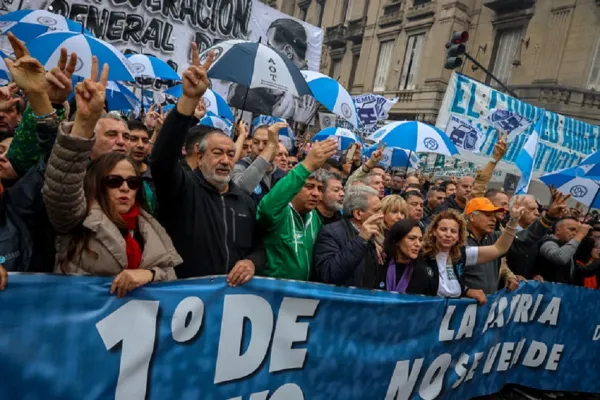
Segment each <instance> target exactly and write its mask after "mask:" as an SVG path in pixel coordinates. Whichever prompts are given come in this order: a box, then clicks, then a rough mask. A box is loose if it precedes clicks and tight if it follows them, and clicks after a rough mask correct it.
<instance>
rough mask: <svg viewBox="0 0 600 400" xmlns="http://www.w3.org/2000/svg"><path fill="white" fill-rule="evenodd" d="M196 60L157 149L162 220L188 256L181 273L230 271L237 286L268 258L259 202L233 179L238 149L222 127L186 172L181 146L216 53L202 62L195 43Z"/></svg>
mask: <svg viewBox="0 0 600 400" xmlns="http://www.w3.org/2000/svg"><path fill="white" fill-rule="evenodd" d="M192 46H193V55H192V61H193V64H192V65H191V66H190V67H189V68H188V69H187V70H186V71H185V72H184V74H183V83H182V84H183V95H182V96H181V98H180V99H179V102H178V103H177V106H176V107H175V108H174V109H173V111H171V112H170V113H169V116H168V117H167V119H166V120H165V123H164V125H163V128H162V129H161V131H160V133H159V135H158V138H157V139H156V143H155V145H154V148H153V150H152V162H151V169H152V176H153V177H154V184H155V186H156V195H157V198H158V202H159V204H160V205H161V207H160V210H159V216H158V218H159V221H160V222H161V223H162V224H163V226H164V227H165V229H166V230H167V232H168V233H169V235H170V236H171V239H173V244H174V245H175V248H176V249H177V251H178V252H179V254H180V255H181V256H182V258H183V264H181V265H180V266H179V267H177V276H178V278H190V277H195V276H206V275H219V274H228V282H229V284H230V285H232V286H236V285H238V284H243V283H245V282H247V281H248V280H250V278H252V276H254V273H255V270H257V269H259V268H261V267H262V266H263V265H264V263H265V254H264V248H263V247H262V245H261V244H260V239H259V238H258V235H257V234H256V233H255V232H256V229H255V228H256V205H255V204H254V202H253V201H252V199H251V198H250V197H249V196H248V195H247V194H245V193H243V192H242V191H241V190H240V189H239V188H238V187H236V186H235V185H234V184H233V183H231V175H232V171H233V167H234V156H235V149H234V145H233V141H232V140H231V139H230V138H229V137H228V136H227V135H225V134H224V133H223V132H221V131H218V130H214V131H212V132H209V133H207V134H206V135H205V136H204V137H203V138H202V140H201V141H200V144H199V146H198V168H197V169H195V170H194V171H193V172H192V173H190V172H189V171H187V172H186V171H185V170H184V169H183V168H182V166H181V163H180V162H179V155H180V152H181V146H182V145H183V143H184V141H185V135H186V132H187V130H188V126H189V123H190V120H191V118H192V117H193V115H194V109H195V108H196V105H197V104H198V102H199V101H200V98H201V97H202V95H203V94H204V93H205V92H206V89H207V88H208V85H209V81H208V77H207V72H206V71H207V69H208V68H209V67H210V64H211V63H212V54H211V55H210V56H209V57H208V60H207V61H206V63H205V64H204V65H202V66H201V65H200V62H199V59H198V50H197V47H196V46H195V45H194V44H193V45H192Z"/></svg>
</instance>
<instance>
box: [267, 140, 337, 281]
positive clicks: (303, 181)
mask: <svg viewBox="0 0 600 400" xmlns="http://www.w3.org/2000/svg"><path fill="white" fill-rule="evenodd" d="M337 148H338V142H337V141H336V140H334V139H327V140H325V141H323V142H316V143H314V144H313V146H312V148H311V149H310V152H309V153H308V155H307V157H306V159H305V160H304V161H303V162H302V163H300V164H298V165H297V166H296V167H295V168H294V169H292V170H291V171H290V172H288V174H287V175H286V176H285V177H284V178H282V179H281V180H280V181H279V182H278V183H277V184H276V185H275V186H274V187H273V188H272V189H271V190H270V191H269V193H268V194H267V195H266V196H265V197H263V199H262V200H261V202H260V204H259V205H258V212H257V216H258V222H259V224H260V226H261V228H262V229H263V232H264V233H265V236H264V245H265V250H266V253H267V264H266V266H265V267H264V268H263V269H262V270H261V271H260V274H261V275H264V276H270V277H274V278H283V279H295V280H301V281H307V280H309V278H310V274H311V269H312V268H311V267H312V258H313V257H312V251H313V245H314V243H315V240H317V236H318V234H319V229H321V225H322V223H321V219H320V218H319V216H318V214H317V211H316V207H317V204H318V203H319V200H320V199H321V196H322V192H323V184H322V183H320V182H319V181H318V180H316V179H314V177H313V176H312V173H313V172H315V171H317V170H318V169H319V168H321V167H322V166H323V164H325V162H326V161H327V160H328V159H329V158H330V157H331V156H333V155H334V154H335V152H336V151H337Z"/></svg>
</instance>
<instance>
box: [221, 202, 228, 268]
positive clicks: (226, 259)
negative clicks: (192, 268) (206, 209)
mask: <svg viewBox="0 0 600 400" xmlns="http://www.w3.org/2000/svg"><path fill="white" fill-rule="evenodd" d="M221 204H222V205H223V223H224V224H225V271H226V272H227V273H229V247H228V246H229V242H228V241H227V233H228V232H227V206H226V205H225V197H223V196H221Z"/></svg>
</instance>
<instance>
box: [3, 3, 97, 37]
mask: <svg viewBox="0 0 600 400" xmlns="http://www.w3.org/2000/svg"><path fill="white" fill-rule="evenodd" d="M48 31H62V32H76V33H84V34H86V35H92V33H91V32H90V31H88V30H87V29H85V28H83V26H82V25H81V24H80V23H79V22H76V21H73V20H70V19H68V18H65V17H63V16H62V15H58V14H54V13H51V12H50V11H46V10H17V11H13V12H9V13H8V14H4V15H2V16H0V32H2V33H4V34H5V33H8V32H12V33H13V34H14V35H15V36H16V37H17V38H19V39H20V40H23V41H25V42H28V41H30V40H32V39H34V38H36V37H38V36H40V35H41V34H43V33H46V32H48Z"/></svg>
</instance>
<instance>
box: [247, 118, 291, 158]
mask: <svg viewBox="0 0 600 400" xmlns="http://www.w3.org/2000/svg"><path fill="white" fill-rule="evenodd" d="M277 122H287V121H286V120H285V119H283V118H277V117H273V116H270V115H259V116H258V117H256V118H254V121H252V130H251V136H252V135H254V132H256V129H257V128H258V127H260V126H269V125H273V124H275V123H277ZM279 140H280V141H281V143H283V144H284V146H285V147H286V148H287V149H288V150H291V149H292V148H293V147H294V141H295V140H296V135H295V134H294V131H293V130H292V128H290V127H289V126H288V127H287V128H281V129H280V130H279Z"/></svg>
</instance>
